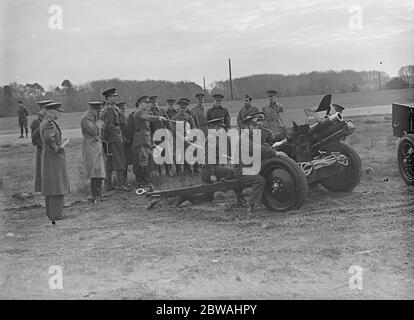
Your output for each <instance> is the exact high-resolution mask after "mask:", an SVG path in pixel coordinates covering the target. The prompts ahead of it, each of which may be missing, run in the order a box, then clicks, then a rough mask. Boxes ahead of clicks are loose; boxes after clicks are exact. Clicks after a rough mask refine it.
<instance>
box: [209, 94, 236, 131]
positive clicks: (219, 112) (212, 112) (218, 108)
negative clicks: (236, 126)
mask: <svg viewBox="0 0 414 320" xmlns="http://www.w3.org/2000/svg"><path fill="white" fill-rule="evenodd" d="M213 99H214V105H213V106H212V107H211V108H210V109H208V111H207V117H206V121H210V120H213V119H218V118H223V122H224V127H225V129H226V130H229V129H230V114H229V110H227V108H226V107H223V106H222V105H221V101H222V100H223V99H224V96H223V95H222V94H219V93H216V94H213Z"/></svg>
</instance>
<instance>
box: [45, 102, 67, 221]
mask: <svg viewBox="0 0 414 320" xmlns="http://www.w3.org/2000/svg"><path fill="white" fill-rule="evenodd" d="M61 105H62V104H61V103H60V102H51V103H49V104H47V105H46V106H45V108H46V110H47V111H46V116H45V117H44V119H43V120H42V122H41V124H40V129H39V130H40V138H41V139H42V145H43V149H42V160H41V161H42V195H43V196H44V197H45V202H46V215H47V216H48V218H49V219H50V220H52V223H53V224H54V222H55V220H61V219H64V218H66V217H67V216H66V215H64V214H63V199H64V195H65V194H67V193H69V192H70V187H69V177H68V173H67V171H66V154H65V150H64V149H63V147H62V133H61V131H60V128H59V126H58V125H57V123H56V120H57V119H58V118H59V115H60V112H62V111H63V110H62V109H61Z"/></svg>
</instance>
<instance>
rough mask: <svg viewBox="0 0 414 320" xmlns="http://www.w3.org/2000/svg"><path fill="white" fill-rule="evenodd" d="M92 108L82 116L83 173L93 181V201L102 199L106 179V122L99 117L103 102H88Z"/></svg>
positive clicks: (96, 201)
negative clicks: (104, 128)
mask: <svg viewBox="0 0 414 320" xmlns="http://www.w3.org/2000/svg"><path fill="white" fill-rule="evenodd" d="M88 104H89V106H90V109H89V110H88V111H87V112H86V113H85V114H84V115H83V116H82V118H81V131H82V136H83V143H82V158H83V173H84V177H85V178H86V179H90V183H91V195H92V197H91V199H90V200H91V202H93V203H98V202H101V199H102V193H101V192H102V191H101V190H102V181H103V180H104V179H105V161H104V154H103V147H102V140H101V133H102V126H103V124H104V122H103V121H102V120H101V119H100V118H99V112H100V110H101V108H102V102H88Z"/></svg>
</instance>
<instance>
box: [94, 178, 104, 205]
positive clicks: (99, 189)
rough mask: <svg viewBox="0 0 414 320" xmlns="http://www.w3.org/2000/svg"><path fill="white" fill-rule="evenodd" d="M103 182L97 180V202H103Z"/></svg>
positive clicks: (99, 179)
mask: <svg viewBox="0 0 414 320" xmlns="http://www.w3.org/2000/svg"><path fill="white" fill-rule="evenodd" d="M102 180H103V179H101V178H97V179H95V190H96V199H97V202H101V201H102Z"/></svg>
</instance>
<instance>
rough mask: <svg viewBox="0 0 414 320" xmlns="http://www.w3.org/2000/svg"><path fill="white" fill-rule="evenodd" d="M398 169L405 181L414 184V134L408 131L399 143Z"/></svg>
mask: <svg viewBox="0 0 414 320" xmlns="http://www.w3.org/2000/svg"><path fill="white" fill-rule="evenodd" d="M397 152H398V154H397V155H398V156H397V158H398V169H399V170H400V174H401V177H402V179H403V180H404V182H405V183H406V184H407V185H408V186H414V134H412V133H407V134H406V135H405V136H403V137H402V138H401V140H400V142H399V143H398V148H397Z"/></svg>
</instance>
